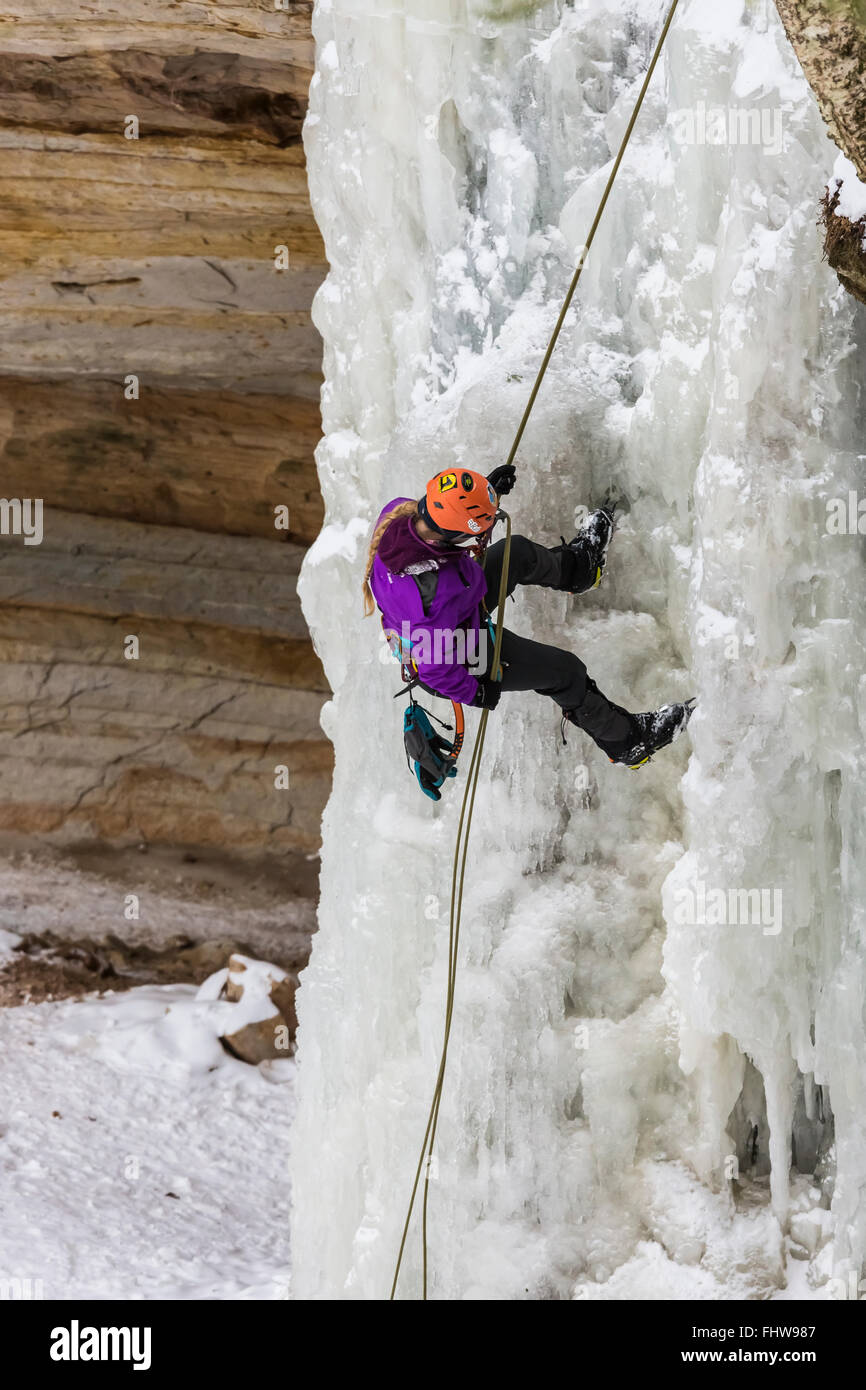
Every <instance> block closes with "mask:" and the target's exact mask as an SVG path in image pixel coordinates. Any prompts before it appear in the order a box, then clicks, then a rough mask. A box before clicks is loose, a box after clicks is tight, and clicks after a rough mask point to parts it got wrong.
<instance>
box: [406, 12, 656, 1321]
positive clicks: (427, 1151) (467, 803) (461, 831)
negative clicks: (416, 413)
mask: <svg viewBox="0 0 866 1390" xmlns="http://www.w3.org/2000/svg"><path fill="white" fill-rule="evenodd" d="M678 3H679V0H672V3H671V5H670V8H669V10H668V13H667V17H666V19H665V22H664V24H663V26H662V30H661V33H660V34H659V37H658V41H657V42H656V46H655V49H654V51H653V55H652V58H651V60H650V64H649V67H648V68H647V71H646V75H645V77H644V80H643V84H642V86H641V89H640V92H639V93H638V97H637V100H636V102H635V106H634V110H633V111H632V114H631V119H630V120H629V123H628V125H627V127H626V130H625V134H624V135H623V138H622V142H621V144H620V147H619V153H618V154H617V156H616V159H615V160H614V163H613V168H612V169H611V171H610V175H609V177H608V180H607V183H606V185H605V189H604V192H603V193H602V196H601V201H600V202H599V205H598V209H597V211H596V214H595V217H594V218H593V221H592V226H591V227H590V230H589V233H588V235H587V238H586V242H585V243H584V246H583V249H582V252H581V255H580V258H579V260H578V264H577V268H576V270H575V272H574V275H573V276H572V280H571V284H570V285H569V288H568V293H567V294H566V296H565V301H564V303H563V305H562V309H561V310H560V313H559V317H558V319H557V320H556V324H555V326H554V329H553V332H552V334H551V336H550V342H549V343H548V345H547V349H546V351H545V354H544V357H543V358H542V360H541V366H540V367H539V369H538V374H537V376H536V378H535V383H534V385H533V387H532V391H531V393H530V396H529V400H528V402H527V405H526V409H525V410H524V412H523V417H522V419H521V421H520V424H519V426H518V428H517V433H516V435H515V436H514V442H513V444H512V445H511V449H510V450H509V453H508V458H507V459H506V464H510V463H513V462H514V457H515V455H516V453H517V450H518V448H519V446H520V441H521V439H522V438H523V432H524V430H525V428H526V425H527V422H528V420H529V417H530V415H531V414H532V408H533V406H534V405H535V400H536V397H537V396H538V392H539V389H540V387H541V383H542V381H543V379H544V375H545V372H546V371H547V367H548V363H549V362H550V359H551V357H552V355H553V349H554V348H555V346H556V341H557V339H558V337H559V334H560V330H561V328H562V325H563V323H564V322H565V316H566V314H567V313H568V310H569V308H570V306H571V301H572V299H573V297H574V292H575V290H576V289H577V285H578V281H579V280H580V276H581V272H582V270H583V267H584V265H585V264H586V258H587V255H588V253H589V249H590V247H591V246H592V243H593V240H594V238H595V233H596V230H597V228H598V224H599V222H600V221H601V218H602V214H603V212H604V209H605V206H606V205H607V200H608V197H609V196H610V192H611V189H612V188H613V185H614V182H615V180H616V176H617V174H618V173H619V168H620V165H621V163H622V160H623V156H624V154H625V151H626V148H627V146H628V143H629V140H630V138H631V134H632V131H633V130H634V127H635V124H636V123H637V118H638V116H639V114H640V110H641V107H642V105H643V100H644V97H645V96H646V92H647V88H648V87H649V84H650V81H651V80H652V75H653V73H654V71H655V68H656V64H657V63H658V60H659V57H660V56H661V52H662V49H663V47H664V43H665V39H666V38H667V36H668V32H669V30H670V27H671V24H672V23H673V18H674V14H675V13H676V9H677V5H678ZM505 520H506V534H505V548H504V554H503V563H502V577H501V579H500V583H499V599H498V607H497V614H496V636H495V642H494V649H493V661H492V663H491V666H490V675H491V677H492V678H493V679H494V680H497V679H499V678H500V677H501V670H500V660H499V657H500V651H501V648H502V629H503V622H504V613H505V599H506V595H507V585H508V564H509V558H510V553H511V519H510V517H506V518H505ZM488 714H489V710H486V709H485V710H483V711H482V714H481V719H480V721H479V724H478V733H477V734H476V737H475V745H474V747H473V749H472V757H471V759H470V763H469V772H468V773H467V777H466V789H465V791H464V793H463V804H462V806H461V809H460V820H459V822H458V825H457V842H456V845H455V849H454V863H453V868H452V875H451V910H450V918H449V924H448V992H447V996H446V1002H445V1029H444V1036H443V1040H442V1052H441V1055H440V1059H439V1070H438V1073H437V1076H436V1085H435V1088H434V1092H433V1100H432V1102H431V1105H430V1113H429V1116H428V1119H427V1128H426V1129H425V1131H424V1140H423V1143H422V1145H421V1155H420V1157H419V1159H418V1164H417V1167H416V1170H415V1180H414V1182H413V1184H412V1192H411V1195H410V1198H409V1208H408V1211H407V1212H406V1220H405V1222H404V1225H403V1234H402V1238H401V1240H400V1249H399V1251H398V1253H397V1261H396V1265H395V1268H394V1278H393V1281H392V1284H391V1293H390V1298H391V1299H394V1297H395V1296H396V1292H397V1281H398V1279H399V1277H400V1266H401V1264H402V1262H403V1252H404V1250H405V1248H406V1238H407V1236H408V1233H409V1224H410V1222H411V1220H412V1212H413V1209H414V1206H415V1198H416V1195H417V1193H418V1185H419V1183H420V1181H421V1173H422V1170H423V1172H424V1196H423V1204H422V1222H421V1248H422V1262H423V1292H422V1297H423V1299H424V1300H426V1298H427V1199H428V1193H429V1186H430V1167H431V1160H432V1157H433V1146H434V1143H435V1140H436V1129H437V1126H438V1123H439V1107H440V1104H441V1101H442V1087H443V1083H444V1080H445V1067H446V1063H447V1060H448V1042H449V1039H450V1036H451V1021H452V1017H453V1013H454V991H455V985H456V981H457V950H458V946H459V944H460V920H461V916H462V911H463V881H464V877H465V872H466V855H467V849H468V845H469V831H470V829H471V825H472V811H473V808H474V805H475V792H476V789H477V786H478V773H479V769H480V767H481V755H482V753H483V751H484V739H485V735H486V733H487V716H488Z"/></svg>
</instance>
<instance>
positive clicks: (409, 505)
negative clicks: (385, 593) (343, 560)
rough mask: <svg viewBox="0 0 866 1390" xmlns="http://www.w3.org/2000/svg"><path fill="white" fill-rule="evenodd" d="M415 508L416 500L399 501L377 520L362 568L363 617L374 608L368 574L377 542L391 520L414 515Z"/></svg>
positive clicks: (367, 615) (377, 546)
mask: <svg viewBox="0 0 866 1390" xmlns="http://www.w3.org/2000/svg"><path fill="white" fill-rule="evenodd" d="M417 510H418V503H417V502H401V503H400V505H399V507H395V508H394V510H393V511H392V512H389V513H388V515H387V516H386V517H383V518H382V520H381V521H380V522H379V525H378V526H377V527H376V529H375V531H374V532H373V535H372V537H371V540H370V549H369V550H368V551H367V568H366V569H365V570H364V583H363V585H362V588H361V592H362V593H363V595H364V617H365V618H369V616H370V614H371V613H372V612H373V609H374V608H375V602H374V599H373V590H372V589H371V588H370V575H371V574H372V572H373V561H374V560H375V558H376V552H377V551H378V549H379V543H380V541H381V539H382V537H383V536H384V534H385V532H386V531H387V529H388V527H389V526H390V525H391V522H392V521H396V520H397V518H398V517H401V516H414V515H415V513H416V511H417Z"/></svg>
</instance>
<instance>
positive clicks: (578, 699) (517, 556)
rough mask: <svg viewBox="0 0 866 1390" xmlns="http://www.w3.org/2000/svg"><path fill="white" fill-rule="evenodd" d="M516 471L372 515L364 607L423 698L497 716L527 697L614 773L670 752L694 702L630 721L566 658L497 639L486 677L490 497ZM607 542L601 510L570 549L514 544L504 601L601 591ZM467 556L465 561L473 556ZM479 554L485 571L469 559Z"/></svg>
mask: <svg viewBox="0 0 866 1390" xmlns="http://www.w3.org/2000/svg"><path fill="white" fill-rule="evenodd" d="M514 482H515V469H514V466H513V464H512V465H504V466H502V467H500V468H497V469H495V470H494V471H493V472H492V473H491V474H490V476H489V478H485V477H483V476H482V474H480V473H473V472H471V471H470V470H469V469H465V468H464V469H455V470H446V471H445V472H442V473H437V474H436V476H435V477H433V478H431V479H430V482H429V483H428V484H427V491H426V495H425V496H424V497H422V498H421V499H420V501H417V502H416V501H413V500H411V499H409V498H405V497H397V498H395V499H394V500H393V501H392V502H389V503H388V504H387V506H386V507H385V508H384V509H383V511H382V512H381V513H380V515H379V518H378V520H377V522H376V526H375V529H374V531H373V537H372V540H371V542H370V550H369V555H368V558H367V567H366V572H365V574H364V609H365V612H366V613H367V614H370V613H372V612H373V600H374V599H375V601H376V603H377V604H378V606H379V609H380V610H381V613H382V621H383V625H384V627H385V628H386V631H387V630H388V629H391V631H392V632H395V633H397V634H401V635H402V645H403V650H404V652H405V651H406V650H407V648H411V655H412V661H413V664H414V667H415V669H416V670H417V675H418V682H419V684H420V685H421V686H422V688H423V689H425V690H427V691H429V692H431V693H432V694H435V695H441V696H444V697H445V698H446V699H449V700H453V701H456V702H457V703H458V704H463V705H475V706H476V707H481V708H485V709H495V708H496V706H497V704H498V703H499V697H500V695H501V694H502V693H503V692H507V691H511V690H535V691H537V692H538V693H539V694H540V695H547V696H549V697H550V698H551V699H552V700H554V701H555V702H556V704H558V705H559V706H560V708H561V710H562V731H563V741H565V726H566V724H574V725H575V726H576V727H577V728H579V729H583V730H584V731H585V732H586V733H587V734H589V736H590V738H591V739H593V741H594V742H595V743H596V744H597V745H598V747H599V748H601V749H602V751H603V752H604V753H606V754H607V756H608V758H609V759H610V761H611V762H612V763H621V764H623V765H624V766H626V767H630V768H636V767H640V766H641V765H642V764H643V763H646V762H648V761H649V759H650V758H651V757H652V755H653V753H655V752H656V751H657V750H658V749H660V748H664V747H666V745H667V744H669V743H672V742H673V740H674V739H675V738H676V737H677V735H678V734H679V733H680V732H681V731H682V730H683V729H684V728H685V725H686V724H687V723H688V720H689V716H690V714H691V710H692V703H693V702H692V701H688V702H686V703H685V704H669V705H662V706H661V708H660V709H658V710H655V711H652V712H650V713H648V714H629V712H628V710H625V709H623V708H622V707H621V706H620V705H615V704H613V703H612V702H611V701H610V700H608V698H607V696H606V695H603V694H602V692H601V691H600V690H599V688H598V686H597V685H596V683H595V681H594V680H592V679H591V678H590V677H589V676H588V674H587V670H586V667H585V666H584V664H583V662H582V661H581V660H580V659H579V657H577V656H575V655H574V653H573V652H567V651H562V650H561V649H560V648H559V647H552V646H548V645H546V644H544V643H542V642H533V641H531V640H530V639H529V638H527V637H518V636H517V635H516V633H513V632H509V631H508V629H507V628H505V629H504V630H503V633H502V651H501V666H502V671H501V678H500V679H499V680H498V681H494V680H491V678H490V664H491V658H492V642H490V641H489V640H486V639H487V638H488V630H487V626H486V615H487V614H489V613H492V612H493V611H494V610H495V609H496V606H497V601H498V597H499V584H500V579H501V575H502V564H503V559H504V548H505V542H504V541H498V542H496V544H494V545H491V546H489V548H487V550H486V553H484V542H485V539H486V538H487V536H488V535H489V533H490V531H491V529H492V527H493V525H494V522H495V521H496V517H497V512H498V508H499V498H500V497H501V496H504V495H506V494H507V493H509V492H510V491H511V489H512V488H513V486H514ZM612 534H613V516H612V514H611V512H610V511H607V510H604V509H602V510H600V511H595V512H592V513H591V515H589V516H588V517H587V518H586V520H585V521H584V523H583V525H582V526H581V528H580V531H579V532H578V534H577V535H576V536H575V537H574V539H573V540H571V541H566V540H565V538H564V537H563V540H562V544H561V545H557V546H553V547H550V548H548V547H547V546H543V545H537V544H536V542H535V541H531V540H529V539H528V538H527V537H526V536H513V537H512V541H511V555H510V558H509V565H508V581H507V591H508V593H509V594H511V593H513V591H514V589H515V588H516V587H517V585H518V584H537V585H540V586H541V587H542V588H547V589H557V590H559V591H561V592H564V593H567V594H582V593H585V592H586V591H587V590H588V589H594V588H596V587H597V585H598V584H599V583H600V582H601V577H602V572H603V570H604V564H605V559H606V557H607V548H608V544H609V542H610V538H611V535H612ZM473 549H474V552H475V553H473ZM481 553H484V565H483V568H482V566H481V564H479V563H478V558H477V557H478V555H479V554H481Z"/></svg>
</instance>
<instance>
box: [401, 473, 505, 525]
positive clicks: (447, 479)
mask: <svg viewBox="0 0 866 1390" xmlns="http://www.w3.org/2000/svg"><path fill="white" fill-rule="evenodd" d="M498 506H499V499H498V498H497V496H496V493H495V492H494V491H493V488H492V487H491V486H490V484H489V482H488V481H487V479H486V478H485V477H484V476H483V474H481V473H473V472H471V470H470V469H468V468H452V469H447V470H446V471H445V472H444V473H437V474H436V475H435V477H433V478H431V479H430V481H429V483H428V484H427V493H426V496H424V497H422V498H421V500H420V502H419V503H418V512H419V514H420V516H421V517H422V518H423V520H424V521H426V522H427V525H428V526H432V527H433V529H434V531H440V532H441V533H442V534H443V535H444V536H447V537H448V539H450V540H456V539H458V538H464V539H465V537H467V536H482V535H484V533H485V532H486V531H489V530H490V528H491V526H492V525H493V523H494V521H495V520H496V512H497V508H498Z"/></svg>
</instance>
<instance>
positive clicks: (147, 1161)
mask: <svg viewBox="0 0 866 1390" xmlns="http://www.w3.org/2000/svg"><path fill="white" fill-rule="evenodd" d="M0 944H2V945H3V946H4V947H5V948H6V949H8V948H10V947H11V946H12V945H14V938H12V937H11V936H10V935H9V934H4V939H3V942H2V943H0ZM196 994H197V991H196V989H195V988H194V987H193V986H184V985H174V986H162V987H141V988H137V989H133V990H131V991H129V992H128V993H124V994H108V995H105V996H103V997H96V996H89V997H87V998H85V999H83V1000H73V999H68V1000H64V1001H63V1002H60V1003H42V1004H39V1005H35V1006H24V1007H21V1008H12V1009H0V1056H2V1058H3V1065H2V1068H0V1210H2V1212H3V1221H2V1233H0V1281H2V1280H12V1281H15V1280H21V1281H30V1284H29V1285H27V1284H26V1283H25V1284H24V1287H25V1288H28V1287H29V1288H30V1289H31V1290H32V1294H31V1296H39V1297H43V1298H50V1299H78V1298H97V1299H103V1298H120V1299H139V1298H141V1299H156V1298H167V1299H184V1298H204V1299H235V1298H256V1299H277V1298H285V1297H286V1296H287V1288H288V1229H287V1223H288V1197H289V1192H288V1182H287V1176H286V1149H287V1143H288V1133H289V1127H290V1124H291V1118H292V1092H293V1079H294V1062H292V1061H290V1060H283V1061H274V1062H272V1063H269V1064H268V1063H263V1064H262V1065H260V1066H259V1067H251V1066H247V1065H245V1064H244V1063H242V1062H239V1061H236V1060H235V1059H234V1058H232V1057H230V1056H228V1055H227V1054H226V1052H225V1051H224V1050H223V1048H222V1047H221V1045H220V1043H219V1042H218V1040H217V1033H218V1028H219V1024H220V1011H221V1010H223V1011H224V1010H225V1009H227V1008H231V1007H232V1006H230V1005H226V1004H225V1003H222V1004H220V1003H213V1002H210V1001H209V1000H207V999H203V1000H198V1001H197V999H196ZM12 1287H13V1288H14V1287H15V1285H14V1284H13V1285H12ZM7 1296H8V1295H7Z"/></svg>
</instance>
